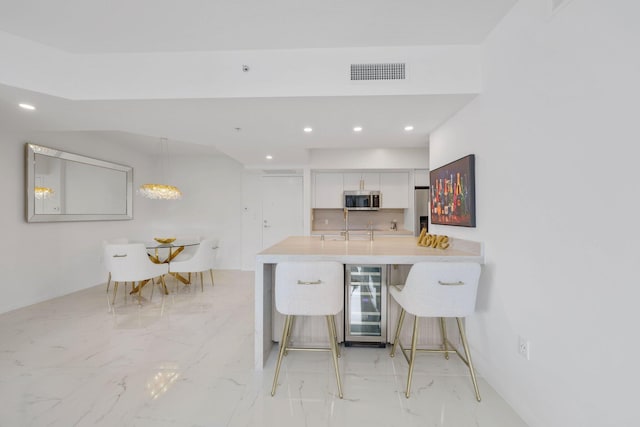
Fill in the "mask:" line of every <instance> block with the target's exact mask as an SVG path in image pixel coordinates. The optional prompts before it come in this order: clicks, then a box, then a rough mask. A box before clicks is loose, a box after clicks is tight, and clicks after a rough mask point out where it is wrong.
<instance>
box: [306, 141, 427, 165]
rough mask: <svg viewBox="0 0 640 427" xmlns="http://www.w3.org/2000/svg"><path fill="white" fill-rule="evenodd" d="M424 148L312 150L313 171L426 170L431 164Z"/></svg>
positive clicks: (425, 144) (425, 147) (425, 145)
mask: <svg viewBox="0 0 640 427" xmlns="http://www.w3.org/2000/svg"><path fill="white" fill-rule="evenodd" d="M427 144H428V141H425V142H424V148H359V149H358V148H354V149H346V148H344V149H329V148H328V149H313V150H310V154H309V157H310V162H309V163H310V164H309V166H310V168H311V169H424V168H425V167H426V166H427V165H428V164H429V151H428V149H427Z"/></svg>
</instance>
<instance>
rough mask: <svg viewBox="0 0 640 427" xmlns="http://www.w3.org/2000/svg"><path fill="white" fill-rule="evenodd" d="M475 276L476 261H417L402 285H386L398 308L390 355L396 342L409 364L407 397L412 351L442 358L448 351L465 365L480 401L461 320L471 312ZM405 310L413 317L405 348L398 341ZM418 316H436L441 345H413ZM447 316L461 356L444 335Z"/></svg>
mask: <svg viewBox="0 0 640 427" xmlns="http://www.w3.org/2000/svg"><path fill="white" fill-rule="evenodd" d="M479 278H480V264H477V263H458V262H419V263H416V264H414V265H413V266H412V267H411V270H410V271H409V275H408V276H407V280H406V282H405V284H404V286H403V287H399V286H391V287H389V294H390V295H391V296H392V297H393V299H395V300H396V302H397V303H398V304H399V305H400V307H401V310H400V315H399V317H398V326H397V328H396V332H395V337H394V340H393V347H392V348H391V357H393V356H394V355H395V351H396V347H397V346H398V345H399V346H400V349H401V351H402V354H403V355H404V357H405V359H407V362H408V363H409V373H408V376H407V387H406V390H405V396H406V397H407V398H408V397H409V395H410V392H411V380H412V375H413V369H414V366H415V357H416V352H431V353H444V357H445V358H446V359H449V352H455V353H456V354H457V355H458V356H459V357H460V359H461V360H462V361H463V362H464V363H465V364H466V365H467V367H468V368H469V373H470V374H471V381H472V382H473V388H474V390H475V394H476V399H477V400H478V402H480V391H479V389H478V382H477V380H476V374H475V370H474V368H473V362H472V361H471V352H470V351H469V344H468V343H467V336H466V333H465V328H464V325H463V319H464V318H465V317H466V316H468V315H470V314H472V313H473V312H474V311H475V305H476V295H477V291H478V281H479ZM406 313H409V314H410V315H413V316H414V320H413V335H412V338H411V348H410V349H405V348H404V347H403V346H402V343H401V342H400V331H401V329H402V323H403V321H404V318H405V315H406ZM420 317H438V318H439V319H440V330H441V333H442V345H441V348H434V349H430V348H429V349H418V348H417V345H416V344H417V338H418V319H419V318H420ZM449 317H454V318H455V319H456V322H457V324H458V331H459V333H460V340H461V341H462V347H463V349H464V356H463V355H462V353H460V351H459V350H458V348H457V347H456V346H454V345H453V344H452V343H451V341H449V339H448V338H447V329H446V321H445V319H446V318H449ZM407 352H409V354H407Z"/></svg>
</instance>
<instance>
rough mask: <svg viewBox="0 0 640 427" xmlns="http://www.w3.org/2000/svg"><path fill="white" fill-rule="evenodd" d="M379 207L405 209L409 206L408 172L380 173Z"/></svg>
mask: <svg viewBox="0 0 640 427" xmlns="http://www.w3.org/2000/svg"><path fill="white" fill-rule="evenodd" d="M380 194H381V199H382V200H381V202H380V207H381V208H383V209H407V208H408V207H409V173H408V172H385V173H381V174H380Z"/></svg>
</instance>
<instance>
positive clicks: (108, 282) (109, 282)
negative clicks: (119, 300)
mask: <svg viewBox="0 0 640 427" xmlns="http://www.w3.org/2000/svg"><path fill="white" fill-rule="evenodd" d="M109 285H111V272H109V278H108V279H107V293H109Z"/></svg>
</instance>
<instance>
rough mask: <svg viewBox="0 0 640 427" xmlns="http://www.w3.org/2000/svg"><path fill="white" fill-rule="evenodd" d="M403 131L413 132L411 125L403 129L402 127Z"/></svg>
mask: <svg viewBox="0 0 640 427" xmlns="http://www.w3.org/2000/svg"><path fill="white" fill-rule="evenodd" d="M404 130H406V131H410V130H413V126H411V125H409V126H405V127H404Z"/></svg>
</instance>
